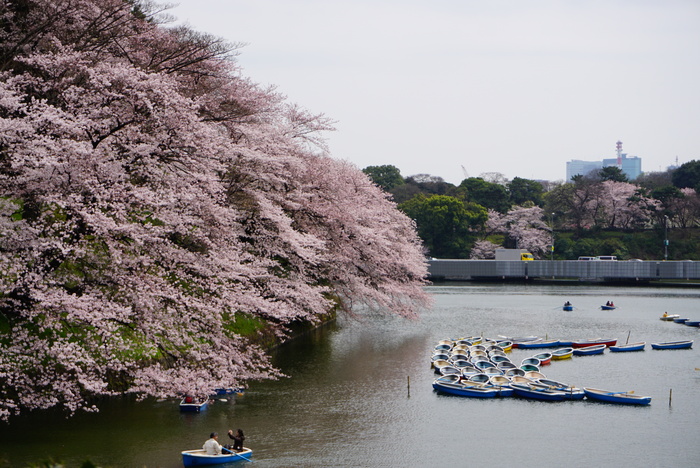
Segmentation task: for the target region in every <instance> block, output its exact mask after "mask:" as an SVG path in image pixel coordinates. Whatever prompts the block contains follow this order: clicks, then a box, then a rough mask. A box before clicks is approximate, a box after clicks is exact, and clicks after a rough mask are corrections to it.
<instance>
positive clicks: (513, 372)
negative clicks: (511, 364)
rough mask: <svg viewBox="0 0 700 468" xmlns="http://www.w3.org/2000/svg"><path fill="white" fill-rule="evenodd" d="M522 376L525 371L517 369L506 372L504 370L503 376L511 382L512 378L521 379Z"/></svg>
mask: <svg viewBox="0 0 700 468" xmlns="http://www.w3.org/2000/svg"><path fill="white" fill-rule="evenodd" d="M524 375H525V371H524V370H522V369H518V368H516V369H508V370H506V373H505V376H506V377H508V378H511V380H512V378H513V377H522V376H524Z"/></svg>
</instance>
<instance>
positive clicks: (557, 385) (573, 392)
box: [535, 379, 586, 400]
mask: <svg viewBox="0 0 700 468" xmlns="http://www.w3.org/2000/svg"><path fill="white" fill-rule="evenodd" d="M535 383H536V384H537V385H544V386H545V387H548V388H549V389H550V390H556V391H558V392H564V393H565V394H566V399H567V400H582V399H583V398H584V397H585V396H586V394H585V393H584V391H583V390H582V389H580V388H578V387H574V386H571V385H567V384H565V383H562V382H557V381H556V380H550V379H537V381H536V382H535Z"/></svg>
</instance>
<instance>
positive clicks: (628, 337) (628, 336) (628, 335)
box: [625, 330, 632, 344]
mask: <svg viewBox="0 0 700 468" xmlns="http://www.w3.org/2000/svg"><path fill="white" fill-rule="evenodd" d="M630 333H632V330H630V331H628V332H627V341H625V344H627V343H629V342H630Z"/></svg>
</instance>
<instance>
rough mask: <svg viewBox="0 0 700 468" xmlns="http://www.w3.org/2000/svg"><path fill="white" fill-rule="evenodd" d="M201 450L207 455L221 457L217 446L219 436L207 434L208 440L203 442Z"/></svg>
mask: <svg viewBox="0 0 700 468" xmlns="http://www.w3.org/2000/svg"><path fill="white" fill-rule="evenodd" d="M202 449H203V450H204V451H205V452H207V455H221V445H220V444H219V434H218V433H216V432H212V433H211V434H209V440H207V441H206V442H204V445H202Z"/></svg>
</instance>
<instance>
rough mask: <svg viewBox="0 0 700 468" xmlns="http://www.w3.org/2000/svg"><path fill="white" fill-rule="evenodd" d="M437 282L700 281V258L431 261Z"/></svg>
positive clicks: (431, 273)
mask: <svg viewBox="0 0 700 468" xmlns="http://www.w3.org/2000/svg"><path fill="white" fill-rule="evenodd" d="M428 272H429V275H430V278H431V279H432V280H433V281H440V280H444V281H475V280H498V279H501V280H516V279H522V280H529V279H538V278H541V279H578V280H581V281H610V282H614V281H639V282H649V281H660V280H682V281H691V280H700V261H690V260H685V261H593V262H591V261H588V262H585V261H579V260H534V261H504V260H458V259H434V260H430V261H429V265H428Z"/></svg>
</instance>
